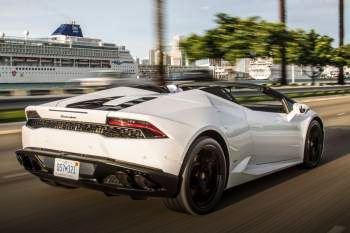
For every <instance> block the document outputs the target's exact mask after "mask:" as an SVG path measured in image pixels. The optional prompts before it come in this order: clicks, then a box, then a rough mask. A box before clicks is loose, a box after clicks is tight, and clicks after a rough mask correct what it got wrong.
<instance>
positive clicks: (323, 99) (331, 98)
mask: <svg viewBox="0 0 350 233" xmlns="http://www.w3.org/2000/svg"><path fill="white" fill-rule="evenodd" d="M349 97H350V96H337V97H330V98H318V99H308V100H302V101H300V102H303V103H309V102H318V101H326V100H336V99H345V98H349Z"/></svg>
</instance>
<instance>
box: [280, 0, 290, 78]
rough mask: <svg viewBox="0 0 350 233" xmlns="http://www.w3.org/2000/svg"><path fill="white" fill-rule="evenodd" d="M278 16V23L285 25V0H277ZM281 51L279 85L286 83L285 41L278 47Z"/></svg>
mask: <svg viewBox="0 0 350 233" xmlns="http://www.w3.org/2000/svg"><path fill="white" fill-rule="evenodd" d="M279 18H280V23H282V24H283V25H284V26H286V1H285V0H279ZM280 53H281V80H280V83H281V85H287V84H288V82H287V56H286V43H285V42H283V43H282V46H281V48H280Z"/></svg>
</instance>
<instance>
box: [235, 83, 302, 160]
mask: <svg viewBox="0 0 350 233" xmlns="http://www.w3.org/2000/svg"><path fill="white" fill-rule="evenodd" d="M256 91H257V97H256V98H255V99H254V98H251V100H249V98H246V101H242V103H241V105H243V106H245V107H246V108H245V111H246V116H247V121H248V124H249V127H250V133H251V139H252V141H253V153H254V157H255V163H256V164H263V163H271V162H280V161H286V160H293V159H297V158H300V153H301V143H300V140H301V133H300V130H299V122H298V121H296V120H295V119H289V118H288V113H289V111H290V110H291V109H290V105H291V103H290V102H289V103H288V100H287V99H284V98H283V97H282V95H278V94H277V93H276V92H274V91H273V90H271V89H265V88H262V89H257V90H256Z"/></svg>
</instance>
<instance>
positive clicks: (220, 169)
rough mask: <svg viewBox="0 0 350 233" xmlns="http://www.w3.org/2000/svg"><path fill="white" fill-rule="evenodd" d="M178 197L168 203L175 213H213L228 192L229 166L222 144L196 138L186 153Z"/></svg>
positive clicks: (208, 139) (168, 200) (167, 201)
mask: <svg viewBox="0 0 350 233" xmlns="http://www.w3.org/2000/svg"><path fill="white" fill-rule="evenodd" d="M185 162H186V164H185V169H184V172H183V174H182V184H181V189H180V192H179V194H178V195H177V197H175V198H170V199H166V200H165V205H166V206H167V207H168V208H170V209H172V210H176V211H181V212H188V213H190V214H193V215H197V214H206V213H208V212H210V211H212V210H213V209H214V208H215V206H216V204H217V202H218V201H219V200H220V198H221V196H222V193H223V191H224V189H225V185H226V178H227V169H226V168H227V167H226V160H225V155H224V152H223V150H222V148H221V146H220V144H219V143H218V142H217V141H215V140H214V139H212V138H209V137H201V138H199V139H197V140H196V141H195V142H194V143H193V145H192V146H191V148H190V149H189V151H188V153H187V160H186V161H185Z"/></svg>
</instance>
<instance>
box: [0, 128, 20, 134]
mask: <svg viewBox="0 0 350 233" xmlns="http://www.w3.org/2000/svg"><path fill="white" fill-rule="evenodd" d="M21 131H22V130H21V129H12V130H4V131H0V135H6V134H16V133H20V132H21Z"/></svg>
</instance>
